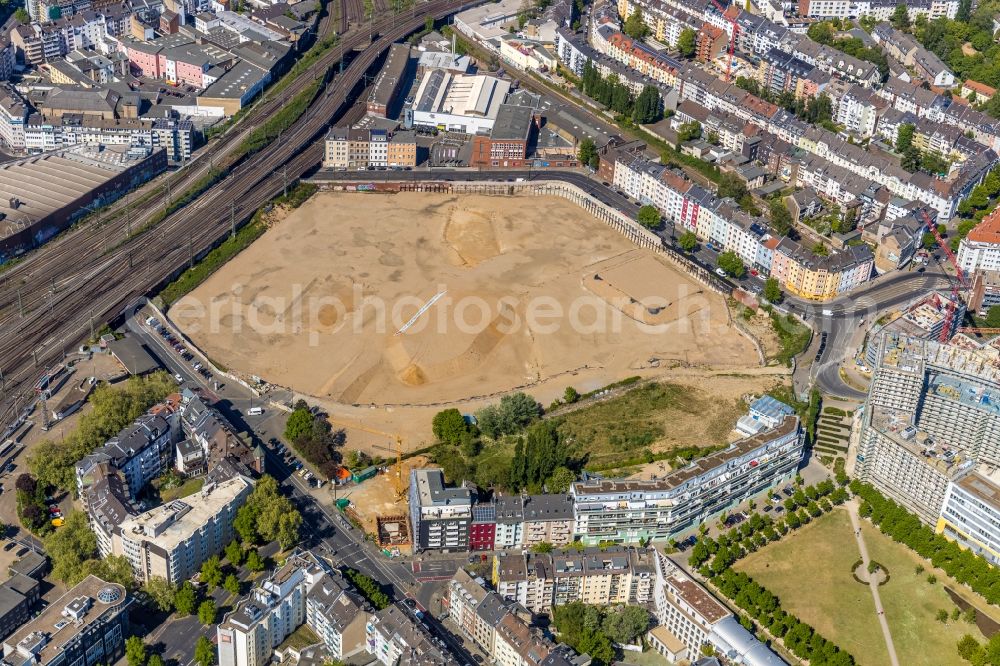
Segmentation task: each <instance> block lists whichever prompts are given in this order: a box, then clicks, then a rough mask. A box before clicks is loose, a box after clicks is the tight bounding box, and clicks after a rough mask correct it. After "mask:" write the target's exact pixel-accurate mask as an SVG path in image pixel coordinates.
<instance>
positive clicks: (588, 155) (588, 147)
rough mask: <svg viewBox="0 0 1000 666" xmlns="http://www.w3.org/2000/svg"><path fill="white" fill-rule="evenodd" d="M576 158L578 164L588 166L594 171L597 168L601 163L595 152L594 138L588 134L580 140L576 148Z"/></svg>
mask: <svg viewBox="0 0 1000 666" xmlns="http://www.w3.org/2000/svg"><path fill="white" fill-rule="evenodd" d="M576 159H577V160H579V161H580V164H583V165H586V166H589V167H590V168H591V169H594V170H595V171H596V170H597V167H599V166H600V165H601V157H600V155H598V154H597V146H595V145H594V140H593V139H591V138H590V137H589V136H586V137H584V138H583V139H581V140H580V147H579V149H578V150H577V153H576Z"/></svg>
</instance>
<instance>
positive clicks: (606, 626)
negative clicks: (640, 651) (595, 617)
mask: <svg viewBox="0 0 1000 666" xmlns="http://www.w3.org/2000/svg"><path fill="white" fill-rule="evenodd" d="M648 628H649V611H647V610H646V609H645V608H643V607H642V606H624V607H621V608H617V609H614V610H613V611H611V612H608V613H606V614H605V615H604V620H603V621H602V622H601V629H602V630H603V631H604V633H605V634H606V635H607V636H608V638H610V639H611V640H612V641H614V642H615V643H619V644H624V643H631V642H632V641H634V640H635V639H636V638H638V637H639V636H641V635H642V634H644V633H646V630H647V629H648Z"/></svg>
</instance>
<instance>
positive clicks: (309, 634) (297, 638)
mask: <svg viewBox="0 0 1000 666" xmlns="http://www.w3.org/2000/svg"><path fill="white" fill-rule="evenodd" d="M319 642H320V640H319V636H317V635H316V634H315V632H313V630H312V629H310V628H309V626H308V625H305V624H303V625H302V626H300V627H299V628H298V629H296V630H295V631H293V632H292V633H291V634H289V636H288V638H286V639H285V640H284V642H283V643H282V644H281V645H279V646H278V650H284V649H286V648H293V649H295V650H301V649H303V648H307V647H309V646H310V645H316V644H317V643H319Z"/></svg>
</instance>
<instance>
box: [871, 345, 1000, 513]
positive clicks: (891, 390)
mask: <svg viewBox="0 0 1000 666" xmlns="http://www.w3.org/2000/svg"><path fill="white" fill-rule="evenodd" d="M998 405H1000V372H998V371H997V369H996V367H995V366H994V365H993V363H992V361H991V359H990V355H989V354H988V353H987V352H986V351H984V350H980V349H975V348H971V349H970V348H966V347H961V346H956V345H950V344H942V343H939V342H936V341H933V340H926V339H916V338H908V337H905V336H903V335H898V334H892V333H889V334H886V335H883V336H881V342H880V346H879V351H878V355H877V363H876V367H875V373H874V377H873V379H872V384H871V387H870V389H869V393H868V401H867V403H866V405H865V409H864V416H863V421H862V430H861V436H860V441H859V446H858V457H857V461H858V462H857V466H856V471H857V475H858V477H859V478H860V479H861V480H863V481H867V482H869V483H871V484H873V485H874V486H875V487H876V488H878V489H879V490H880V491H881V492H883V493H885V494H886V495H887V496H889V497H891V498H892V499H894V500H895V501H897V502H899V503H900V504H902V505H904V506H906V507H907V508H908V509H909V510H910V511H913V512H914V513H916V514H917V515H918V516H919V517H920V519H921V520H923V521H924V522H926V523H927V524H929V525H935V524H937V522H938V516H939V514H940V513H941V510H942V506H943V504H944V498H945V494H946V492H947V491H948V487H949V484H950V483H952V482H953V481H957V480H958V479H959V478H960V477H961V476H962V475H964V474H966V473H967V472H969V471H971V470H973V469H975V468H976V465H977V463H978V464H979V465H981V466H983V465H986V466H995V465H996V464H997V463H998V462H1000V407H998Z"/></svg>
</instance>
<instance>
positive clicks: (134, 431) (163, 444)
mask: <svg viewBox="0 0 1000 666" xmlns="http://www.w3.org/2000/svg"><path fill="white" fill-rule="evenodd" d="M168 418H169V419H170V421H168V419H167V418H164V417H163V416H161V415H159V414H143V415H142V416H140V417H139V418H138V419H136V421H135V423H133V424H132V425H130V426H128V427H127V428H125V429H124V430H122V431H121V433H119V434H118V435H117V436H116V437H112V438H111V439H110V440H108V442H107V443H106V444H105V445H104V446H102V447H101V448H99V449H98V450H97V451H95V452H94V453H92V454H90V455H89V456H87V457H85V458H84V459H83V460H81V461H80V462H78V463H77V464H76V487H77V491H78V492H79V491H81V490H83V481H84V479H85V478H86V477H88V476H89V475H90V474H91V469H92V468H93V467H94V466H95V465H99V464H101V463H107V464H110V465H112V466H114V468H115V469H116V470H118V471H119V472H120V473H121V475H122V476H123V478H124V481H125V485H126V487H127V488H128V491H129V495H130V497H131V498H133V499H134V498H135V496H136V495H138V494H139V492H141V491H142V489H143V488H144V487H145V486H146V484H147V483H149V482H150V481H152V480H153V479H155V478H156V477H158V476H160V475H161V474H162V473H163V472H164V471H165V470H167V469H169V468H170V467H171V463H172V462H173V460H172V458H173V456H172V454H173V450H174V443H175V442H176V438H177V435H178V428H177V419H176V417H175V416H173V415H168ZM171 421H173V424H172V423H171Z"/></svg>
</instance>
